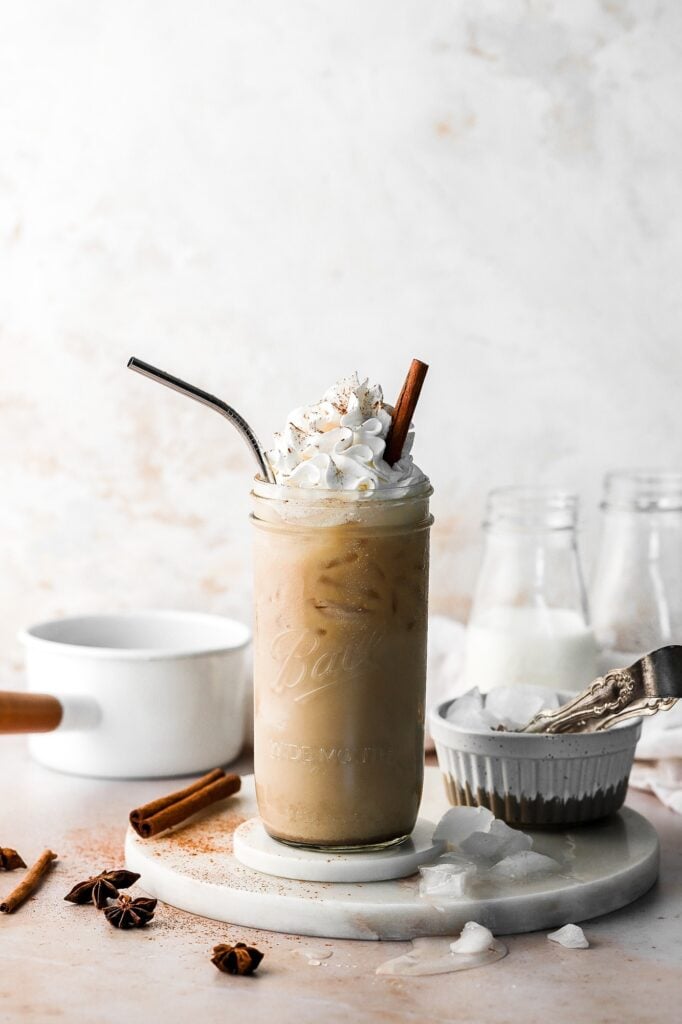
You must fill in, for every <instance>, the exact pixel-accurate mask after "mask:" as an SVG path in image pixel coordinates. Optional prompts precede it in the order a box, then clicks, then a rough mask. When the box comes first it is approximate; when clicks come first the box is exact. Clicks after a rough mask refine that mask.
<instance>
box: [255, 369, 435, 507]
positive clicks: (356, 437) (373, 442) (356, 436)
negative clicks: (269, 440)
mask: <svg viewBox="0 0 682 1024" xmlns="http://www.w3.org/2000/svg"><path fill="white" fill-rule="evenodd" d="M391 412H392V409H391V406H389V405H386V404H385V403H384V397H383V393H382V391H381V388H380V387H379V385H378V384H370V383H369V382H368V381H367V380H364V381H361V380H360V378H359V377H358V375H357V373H353V374H352V375H351V376H350V377H344V378H343V380H340V381H338V383H336V384H334V386H333V387H331V388H329V390H328V391H326V392H325V393H324V395H323V396H322V399H321V400H320V401H319V402H317V403H316V404H315V405H310V406H302V407H301V408H299V409H294V410H293V412H291V413H289V417H288V419H287V425H286V427H285V428H284V430H283V431H282V433H281V434H275V440H274V446H273V448H272V449H271V451H269V452H267V458H268V460H269V462H270V465H271V466H272V470H273V473H274V474H275V480H276V481H277V483H278V484H287V485H290V486H292V487H319V488H323V489H325V490H333V491H339V490H343V491H373V490H378V489H380V488H386V487H408V486H411V485H413V484H418V483H420V482H421V481H423V480H425V479H426V477H425V476H424V474H423V473H422V471H421V470H420V469H419V468H418V467H417V466H415V464H414V462H413V461H412V456H411V454H410V452H411V449H412V443H413V441H414V430H413V428H412V426H410V430H409V432H408V435H407V439H406V441H405V446H404V448H403V451H402V455H401V456H400V458H399V459H398V461H397V462H395V463H394V464H393V466H389V464H388V463H387V462H386V461H385V460H384V458H383V455H384V451H385V448H386V436H387V434H388V431H389V428H390V426H391Z"/></svg>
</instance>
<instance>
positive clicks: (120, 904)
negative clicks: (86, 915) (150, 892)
mask: <svg viewBox="0 0 682 1024" xmlns="http://www.w3.org/2000/svg"><path fill="white" fill-rule="evenodd" d="M155 909H156V900H149V899H146V898H145V897H144V896H140V897H139V899H136V900H134V899H132V898H131V897H130V896H119V897H118V899H117V900H116V902H115V903H111V904H110V905H109V906H108V907H105V910H104V916H105V917H106V919H107V921H108V922H109V924H111V925H113V926H114V928H144V926H145V925H146V924H149V922H150V921H151V919H152V918H153V916H154V910H155Z"/></svg>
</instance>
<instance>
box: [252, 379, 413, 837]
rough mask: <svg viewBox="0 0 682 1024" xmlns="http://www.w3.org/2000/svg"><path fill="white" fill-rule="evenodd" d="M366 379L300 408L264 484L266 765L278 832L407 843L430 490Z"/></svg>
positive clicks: (260, 691)
mask: <svg viewBox="0 0 682 1024" xmlns="http://www.w3.org/2000/svg"><path fill="white" fill-rule="evenodd" d="M389 426H390V413H389V411H388V410H387V409H386V408H385V407H384V405H383V402H382V400H381V392H380V391H379V389H378V388H371V387H367V386H366V385H365V384H361V383H360V382H359V381H358V380H357V378H356V377H353V378H349V379H348V380H347V381H343V382H341V383H340V384H339V385H337V386H336V388H334V389H331V391H330V392H328V393H327V395H325V398H324V399H323V401H322V402H321V403H319V404H318V405H317V406H313V407H312V408H311V409H306V410H296V411H295V412H294V413H293V414H292V416H291V417H290V423H289V425H288V427H287V431H285V432H284V434H283V435H280V437H279V438H278V439H277V448H276V449H275V451H274V452H271V453H269V457H270V461H271V464H272V465H273V469H274V471H275V475H276V478H277V485H272V484H265V483H261V482H258V483H257V484H256V486H255V488H254V496H253V512H254V524H255V527H256V529H255V605H256V629H255V666H254V667H255V773H256V790H257V795H258V806H259V811H260V814H261V817H262V819H263V822H264V825H265V827H266V829H267V830H268V832H269V833H270V834H271V835H273V836H275V837H276V838H278V839H282V840H285V841H286V842H290V843H296V844H302V845H309V846H320V847H325V848H348V847H350V848H353V847H371V846H380V845H384V844H389V843H393V842H397V841H400V840H401V839H403V838H405V837H406V836H408V835H409V834H410V832H411V831H412V829H413V827H414V823H415V820H416V816H417V810H418V807H419V802H420V798H421V789H422V777H423V739H424V737H423V731H424V688H425V674H426V628H427V588H428V536H429V527H430V524H431V518H430V516H429V511H428V498H429V494H430V487H429V484H428V481H427V480H426V479H425V477H424V476H423V474H422V473H421V472H420V471H419V470H418V469H417V468H416V467H415V466H414V465H413V463H412V460H411V458H410V456H409V444H408V445H407V446H406V447H407V451H406V452H405V453H404V455H403V457H402V458H401V459H400V460H399V461H398V462H397V463H395V465H394V466H393V467H391V466H389V465H388V464H387V463H385V462H384V461H383V459H382V458H381V456H382V454H383V450H384V441H385V437H386V432H387V430H388V427H389Z"/></svg>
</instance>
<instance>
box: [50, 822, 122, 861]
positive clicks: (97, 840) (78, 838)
mask: <svg viewBox="0 0 682 1024" xmlns="http://www.w3.org/2000/svg"><path fill="white" fill-rule="evenodd" d="M124 839H125V825H109V826H103V825H92V826H91V827H90V828H74V829H71V831H70V832H66V833H65V835H64V840H65V849H68V854H69V859H71V858H73V859H74V860H82V861H86V862H87V863H88V864H90V866H91V867H92V868H93V872H94V871H100V870H102V869H103V868H107V867H110V866H111V865H112V864H122V863H123V860H124V855H123V841H124ZM92 861H96V862H97V863H96V864H91V862H92Z"/></svg>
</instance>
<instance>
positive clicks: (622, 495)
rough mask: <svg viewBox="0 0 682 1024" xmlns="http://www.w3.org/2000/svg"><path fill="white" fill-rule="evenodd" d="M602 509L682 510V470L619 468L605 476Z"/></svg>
mask: <svg viewBox="0 0 682 1024" xmlns="http://www.w3.org/2000/svg"><path fill="white" fill-rule="evenodd" d="M601 507H602V509H607V510H621V511H636V512H679V511H682V471H681V470H676V469H651V468H648V469H647V468H644V469H618V470H612V471H611V472H609V473H607V474H606V475H605V477H604V492H603V499H602V502H601Z"/></svg>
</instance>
